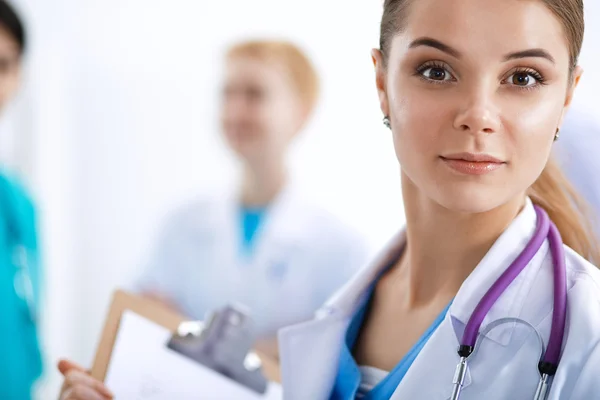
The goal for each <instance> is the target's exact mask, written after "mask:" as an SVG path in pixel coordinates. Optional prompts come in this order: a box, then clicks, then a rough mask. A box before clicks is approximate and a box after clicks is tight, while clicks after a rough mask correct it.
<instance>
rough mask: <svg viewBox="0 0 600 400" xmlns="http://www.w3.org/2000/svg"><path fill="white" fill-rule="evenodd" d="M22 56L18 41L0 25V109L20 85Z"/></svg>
mask: <svg viewBox="0 0 600 400" xmlns="http://www.w3.org/2000/svg"><path fill="white" fill-rule="evenodd" d="M20 58H21V56H20V51H19V45H18V43H17V42H16V41H15V39H14V38H13V36H12V35H11V34H10V33H8V32H7V31H6V29H4V28H3V27H2V26H0V111H1V110H3V109H4V107H5V106H6V104H7V103H8V102H9V100H11V99H12V97H13V96H14V94H15V92H16V91H17V88H18V86H19V80H20V79H19V78H20V69H21V68H20V64H21V63H20Z"/></svg>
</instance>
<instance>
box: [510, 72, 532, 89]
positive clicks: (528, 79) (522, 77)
mask: <svg viewBox="0 0 600 400" xmlns="http://www.w3.org/2000/svg"><path fill="white" fill-rule="evenodd" d="M506 81H507V82H508V83H509V84H511V85H515V86H520V87H529V86H535V85H536V84H537V83H538V79H537V78H536V77H535V76H533V75H532V74H531V73H528V72H515V73H514V74H512V75H511V76H509V77H508V78H507V79H506Z"/></svg>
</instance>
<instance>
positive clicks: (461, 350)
mask: <svg viewBox="0 0 600 400" xmlns="http://www.w3.org/2000/svg"><path fill="white" fill-rule="evenodd" d="M534 208H535V213H536V215H537V224H536V230H535V233H534V235H533V237H532V238H531V240H530V241H529V243H527V246H526V247H525V249H524V250H523V252H522V253H521V254H519V256H518V257H517V258H516V259H515V261H513V263H512V264H511V265H510V266H509V267H508V269H507V270H506V271H504V273H503V274H502V276H500V278H499V279H498V280H497V281H496V282H495V283H494V284H493V285H492V287H491V288H490V290H488V292H487V293H486V294H485V295H484V296H483V298H482V299H481V300H480V301H479V304H478V305H477V307H476V308H475V311H473V314H472V315H471V318H470V319H469V322H468V323H467V326H466V328H465V332H464V334H463V337H462V341H461V345H460V346H459V347H458V355H459V356H460V361H459V363H458V365H457V366H456V373H455V375H454V380H453V382H452V383H453V384H454V387H453V390H452V396H451V397H450V399H451V400H458V399H459V398H460V392H461V389H462V386H463V383H464V379H465V375H466V372H467V359H468V358H469V356H470V355H471V354H472V353H473V351H474V350H475V342H476V341H477V335H478V333H479V328H480V327H481V323H482V322H483V319H484V318H485V316H486V315H487V313H488V312H489V311H490V309H491V308H492V306H493V305H494V303H495V302H496V300H498V298H499V297H500V295H502V293H504V291H505V290H506V288H508V286H509V285H510V284H511V283H512V282H513V281H514V280H515V278H516V277H517V276H518V275H519V274H520V273H521V271H523V269H524V268H525V267H526V266H527V264H529V262H530V261H531V259H532V258H533V257H534V256H535V254H536V253H537V252H538V250H539V249H540V247H541V246H542V244H543V243H544V241H545V240H546V238H547V239H548V240H549V242H550V252H551V254H552V259H553V260H554V262H553V268H554V271H553V272H554V309H553V311H552V328H551V330H550V339H549V340H548V347H547V348H546V352H545V353H544V356H543V357H542V359H541V361H540V362H539V364H538V370H539V372H540V375H541V378H540V382H539V384H538V387H537V390H536V393H535V397H534V400H544V399H546V398H547V397H548V393H549V392H550V386H551V384H552V377H553V376H554V374H555V373H556V370H557V368H558V362H559V359H560V351H561V349H562V343H563V337H564V333H565V320H566V315H567V278H566V275H567V271H566V265H565V254H564V248H563V243H562V239H561V237H560V233H559V232H558V229H557V228H556V225H554V223H552V221H550V218H549V217H548V214H546V212H545V211H544V210H543V209H541V208H540V207H538V206H534Z"/></svg>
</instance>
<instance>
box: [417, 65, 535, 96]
mask: <svg viewBox="0 0 600 400" xmlns="http://www.w3.org/2000/svg"><path fill="white" fill-rule="evenodd" d="M415 75H416V76H418V77H419V78H420V79H422V80H424V81H425V82H427V83H432V84H448V83H453V82H457V81H458V79H457V78H456V76H455V74H454V73H453V72H452V69H451V68H450V66H449V65H448V64H446V63H444V62H441V61H427V62H425V63H423V64H421V65H420V66H419V67H417V69H416V71H415ZM500 83H501V84H503V85H509V86H511V87H514V88H517V89H527V90H531V89H534V88H537V87H539V86H541V85H544V84H545V83H546V80H545V79H544V77H543V75H542V74H541V73H540V72H539V71H537V70H536V69H534V68H530V67H517V68H513V69H512V70H511V71H510V72H509V73H507V74H506V75H505V78H503V79H502V80H501V81H500Z"/></svg>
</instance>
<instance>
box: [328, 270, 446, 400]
mask: <svg viewBox="0 0 600 400" xmlns="http://www.w3.org/2000/svg"><path fill="white" fill-rule="evenodd" d="M387 269H389V267H388V268H386V271H387ZM377 280H379V279H377ZM374 288H375V283H374V284H373V285H372V286H371V287H370V289H369V290H368V292H367V293H366V295H365V298H364V300H363V302H362V305H361V306H360V308H359V309H358V311H357V313H356V314H355V315H354V317H353V318H352V322H351V323H350V325H349V326H348V330H347V331H346V336H345V339H346V340H345V342H344V344H343V347H342V351H341V353H340V360H339V366H338V373H337V376H336V379H335V384H334V387H333V390H332V392H331V395H330V400H353V399H355V398H356V394H357V392H358V389H359V387H360V382H361V373H360V370H359V368H358V365H357V363H356V361H355V359H354V356H353V355H352V352H353V349H354V345H355V344H356V340H357V339H358V335H359V333H360V329H361V327H362V324H363V322H364V319H365V316H366V314H367V312H368V310H369V306H370V303H371V300H372V297H373V292H374ZM451 304H452V302H450V304H448V306H446V308H444V310H443V311H442V312H441V313H440V315H439V316H438V317H437V318H436V319H435V321H434V322H433V323H432V324H431V326H430V327H429V328H427V330H426V331H425V333H424V334H423V336H421V338H420V339H419V340H418V341H417V343H416V344H415V345H414V346H413V347H412V348H411V349H410V350H409V351H408V353H407V354H406V355H405V356H404V358H403V359H402V360H400V362H399V363H398V365H396V367H395V368H394V369H393V370H392V371H390V373H389V374H388V375H387V376H386V378H385V379H384V380H382V381H381V382H379V384H378V385H377V386H375V387H374V388H373V389H372V390H371V391H370V392H369V393H367V394H366V395H365V396H364V397H363V400H382V399H389V398H390V397H391V396H392V394H393V393H394V392H395V391H396V388H397V387H398V385H400V382H402V379H404V376H405V375H406V373H407V372H408V370H409V369H410V367H411V366H412V364H413V362H414V361H415V360H416V358H417V356H418V355H419V353H420V352H421V350H422V349H423V348H424V347H425V345H426V344H427V342H428V341H429V339H430V338H431V336H432V335H433V333H434V332H435V331H436V329H437V328H438V327H439V326H440V324H441V323H442V321H444V318H445V317H446V314H447V313H448V309H449V308H450V305H451Z"/></svg>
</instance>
